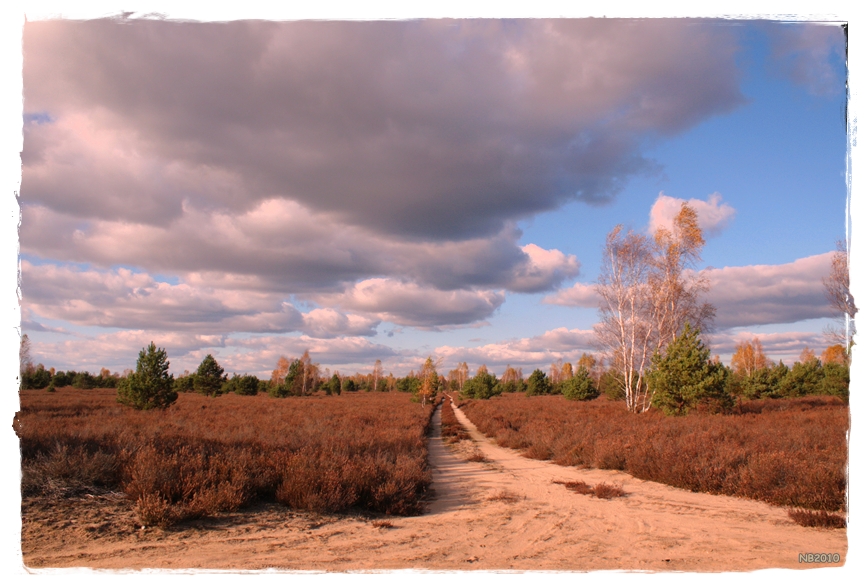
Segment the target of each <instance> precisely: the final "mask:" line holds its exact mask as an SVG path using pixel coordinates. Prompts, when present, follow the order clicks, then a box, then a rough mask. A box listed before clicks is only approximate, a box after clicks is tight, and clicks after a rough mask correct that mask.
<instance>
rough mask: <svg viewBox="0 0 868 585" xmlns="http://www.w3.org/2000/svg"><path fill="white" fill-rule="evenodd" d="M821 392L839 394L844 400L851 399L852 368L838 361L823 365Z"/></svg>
mask: <svg viewBox="0 0 868 585" xmlns="http://www.w3.org/2000/svg"><path fill="white" fill-rule="evenodd" d="M819 392H820V394H828V395H830V396H838V397H839V398H841V399H842V400H843V401H844V402H849V400H850V368H848V367H847V366H843V365H841V364H839V363H836V362H829V363H827V364H825V365H824V366H823V379H822V380H821V381H820V385H819Z"/></svg>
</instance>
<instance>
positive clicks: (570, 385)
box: [562, 366, 600, 400]
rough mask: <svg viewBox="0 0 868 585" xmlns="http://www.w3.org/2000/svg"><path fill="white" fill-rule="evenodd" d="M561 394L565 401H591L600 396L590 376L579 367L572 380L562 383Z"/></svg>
mask: <svg viewBox="0 0 868 585" xmlns="http://www.w3.org/2000/svg"><path fill="white" fill-rule="evenodd" d="M562 388H563V390H562V393H563V395H564V396H565V397H566V399H567V400H593V399H594V398H596V397H597V396H599V395H600V391H599V390H597V387H596V386H594V380H592V379H591V374H590V373H589V372H588V370H586V369H585V368H584V367H582V366H580V367H579V369H578V370H577V371H576V373H575V374H574V375H573V377H572V378H568V379H567V380H565V381H564V382H562Z"/></svg>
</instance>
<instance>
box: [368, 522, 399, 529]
mask: <svg viewBox="0 0 868 585" xmlns="http://www.w3.org/2000/svg"><path fill="white" fill-rule="evenodd" d="M371 526H373V527H374V528H394V527H395V525H394V524H392V523H391V522H389V521H388V520H374V521H373V522H371Z"/></svg>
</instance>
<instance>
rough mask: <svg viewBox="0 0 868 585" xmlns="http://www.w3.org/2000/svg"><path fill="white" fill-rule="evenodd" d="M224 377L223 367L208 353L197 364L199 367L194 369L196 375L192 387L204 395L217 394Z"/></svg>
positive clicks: (221, 387) (221, 386) (224, 379)
mask: <svg viewBox="0 0 868 585" xmlns="http://www.w3.org/2000/svg"><path fill="white" fill-rule="evenodd" d="M225 381H226V377H225V376H224V375H223V368H221V367H220V364H218V363H217V360H215V359H214V356H213V355H211V354H210V353H209V354H208V355H206V356H205V359H203V360H202V363H201V364H199V369H197V370H196V376H195V377H194V378H193V388H194V389H195V390H196V392H198V393H199V394H204V395H205V396H217V395H218V394H220V391H221V390H222V389H223V382H225Z"/></svg>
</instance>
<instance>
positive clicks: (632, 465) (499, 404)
mask: <svg viewBox="0 0 868 585" xmlns="http://www.w3.org/2000/svg"><path fill="white" fill-rule="evenodd" d="M462 410H463V411H464V412H465V413H466V414H467V416H468V417H469V418H470V420H472V421H473V422H474V424H475V425H476V426H477V427H478V428H479V430H480V431H482V432H483V433H484V434H485V435H486V436H488V437H492V438H493V439H494V440H495V441H496V442H497V444H498V445H501V446H504V447H510V448H513V449H520V450H522V451H523V453H524V454H525V456H527V457H529V458H532V459H541V460H551V461H553V462H555V463H557V464H560V465H568V466H579V467H593V468H598V469H616V470H620V471H625V472H627V473H629V474H630V475H632V476H634V477H637V478H640V479H646V480H651V481H656V482H660V483H665V484H668V485H671V486H675V487H680V488H684V489H689V490H692V491H697V492H707V493H712V494H727V495H733V496H740V497H746V498H751V499H756V500H761V501H764V502H768V503H770V504H775V505H779V506H792V507H796V508H808V509H813V510H823V511H827V512H838V511H842V510H843V507H844V504H845V497H846V486H847V476H846V468H847V429H848V428H849V411H848V408H847V406H845V405H844V404H843V403H842V402H841V401H840V400H839V399H837V398H833V397H818V396H814V397H805V398H798V399H788V400H756V401H751V402H748V403H745V404H743V405H742V406H741V411H742V412H741V414H734V415H727V416H721V415H717V416H703V415H691V416H686V417H667V416H663V415H662V414H660V413H659V412H656V411H649V412H647V413H644V414H641V415H636V414H631V413H629V412H627V411H626V409H625V408H624V405H623V403H621V402H614V401H609V400H606V399H605V398H600V399H597V400H593V401H591V402H568V401H566V400H564V399H563V397H561V396H536V397H526V396H524V395H509V394H505V395H503V396H501V397H498V398H495V399H491V400H472V401H467V402H465V403H463V405H462Z"/></svg>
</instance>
